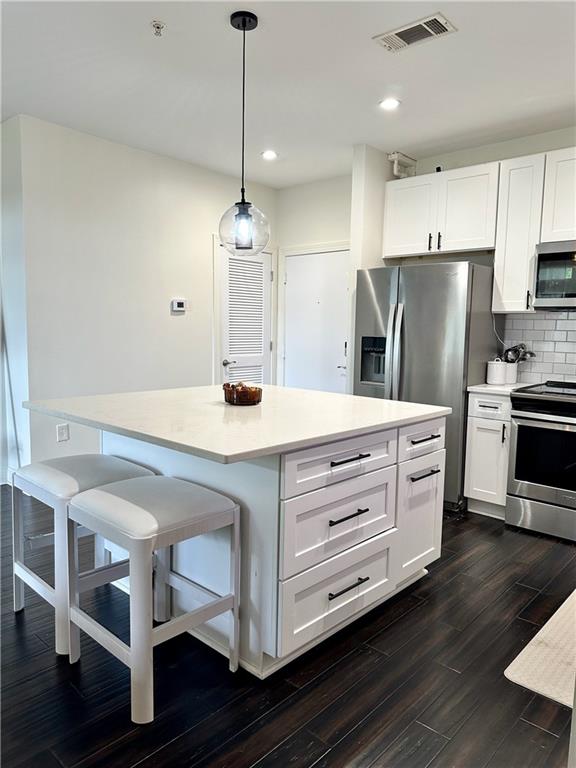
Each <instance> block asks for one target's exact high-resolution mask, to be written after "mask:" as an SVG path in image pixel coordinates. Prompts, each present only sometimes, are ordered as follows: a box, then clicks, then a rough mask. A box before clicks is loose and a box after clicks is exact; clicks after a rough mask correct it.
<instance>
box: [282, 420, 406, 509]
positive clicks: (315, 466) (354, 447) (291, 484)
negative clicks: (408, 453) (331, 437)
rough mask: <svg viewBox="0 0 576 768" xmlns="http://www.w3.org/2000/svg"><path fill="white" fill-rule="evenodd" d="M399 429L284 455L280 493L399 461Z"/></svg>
mask: <svg viewBox="0 0 576 768" xmlns="http://www.w3.org/2000/svg"><path fill="white" fill-rule="evenodd" d="M397 455H398V430H397V429H388V430H385V431H383V432H373V433H371V434H368V435H361V436H360V437H351V438H347V439H346V440H338V441H337V442H334V443H326V445H319V446H314V448H306V449H305V450H303V451H295V452H294V453H287V454H285V455H284V456H282V479H281V497H282V498H283V499H289V498H291V497H292V496H298V495H299V494H301V493H307V492H308V491H315V490H316V489H317V488H325V487H326V486H329V485H333V484H334V483H339V482H340V481H341V480H348V479H350V478H351V477H356V476H357V475H363V474H366V473H367V472H372V471H373V470H375V469H381V468H382V467H388V466H390V465H392V464H395V463H396V457H397Z"/></svg>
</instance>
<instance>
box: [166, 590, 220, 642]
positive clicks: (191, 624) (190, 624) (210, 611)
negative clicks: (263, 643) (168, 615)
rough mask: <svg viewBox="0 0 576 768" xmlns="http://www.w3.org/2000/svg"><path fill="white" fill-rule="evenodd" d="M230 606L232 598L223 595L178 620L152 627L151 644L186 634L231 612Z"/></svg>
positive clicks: (179, 617)
mask: <svg viewBox="0 0 576 768" xmlns="http://www.w3.org/2000/svg"><path fill="white" fill-rule="evenodd" d="M232 604H233V596H232V595H225V596H224V597H219V598H218V599H217V600H214V601H213V602H211V603H208V604H207V605H203V606H201V607H200V608H196V609H195V610H194V611H190V612H189V613H185V614H183V615H182V616H178V618H176V619H172V620H171V621H168V622H167V623H166V624H162V625H161V626H159V627H154V629H153V630H152V644H153V645H159V644H160V643H164V642H166V640H170V639H171V638H172V637H176V635H180V634H182V632H188V631H189V630H191V629H194V628H195V627H197V626H199V625H200V624H204V623H205V622H207V621H209V620H210V619H213V618H214V617H215V616H219V615H220V614H221V613H224V612H225V611H230V610H232Z"/></svg>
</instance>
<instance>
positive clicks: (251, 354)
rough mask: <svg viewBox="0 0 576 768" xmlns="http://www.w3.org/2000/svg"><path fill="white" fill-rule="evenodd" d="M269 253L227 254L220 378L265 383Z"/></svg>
mask: <svg viewBox="0 0 576 768" xmlns="http://www.w3.org/2000/svg"><path fill="white" fill-rule="evenodd" d="M271 270H272V265H271V255H270V254H269V253H260V254H258V255H257V256H232V255H227V257H226V265H225V268H224V274H223V280H222V288H223V301H222V320H223V322H222V351H223V358H222V371H223V381H230V382H233V383H236V382H238V381H246V382H252V383H253V384H268V383H269V382H270V369H271V351H270V341H271V314H270V312H271V309H270V307H271V281H272V271H271Z"/></svg>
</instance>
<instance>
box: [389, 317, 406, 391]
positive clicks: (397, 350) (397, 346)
mask: <svg viewBox="0 0 576 768" xmlns="http://www.w3.org/2000/svg"><path fill="white" fill-rule="evenodd" d="M403 315H404V304H398V310H397V312H396V325H395V328H394V360H393V363H392V400H398V396H399V394H400V364H401V351H402V350H401V346H402V341H401V335H400V334H401V332H402V317H403Z"/></svg>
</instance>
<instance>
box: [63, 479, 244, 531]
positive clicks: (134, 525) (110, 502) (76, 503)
mask: <svg viewBox="0 0 576 768" xmlns="http://www.w3.org/2000/svg"><path fill="white" fill-rule="evenodd" d="M235 507H236V502H234V501H232V499H229V498H227V497H226V496H223V495H222V494H221V493H216V491H211V490H210V489H209V488H204V487H203V486H201V485H196V483H190V482H188V481H186V480H177V479H176V478H174V477H164V476H154V477H143V478H138V479H136V480H123V481H121V482H119V483H112V484H110V485H106V486H104V487H102V488H93V489H92V490H90V491H85V492H84V493H80V494H79V495H78V496H75V497H74V500H73V502H72V505H71V506H70V509H69V515H70V517H71V518H72V519H73V520H77V521H78V522H80V523H82V524H83V525H86V526H87V527H88V528H90V530H92V531H95V532H96V533H102V534H103V535H106V536H107V537H109V538H110V540H111V541H114V536H113V532H114V531H117V532H118V533H119V534H120V535H121V537H128V538H130V539H150V538H154V537H156V536H158V535H160V534H163V533H168V532H169V531H175V530H178V529H179V528H184V527H187V526H189V525H191V524H193V523H194V522H195V521H200V520H202V519H203V518H207V517H210V516H212V515H215V514H218V513H223V512H229V511H232V510H234V509H235Z"/></svg>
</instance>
